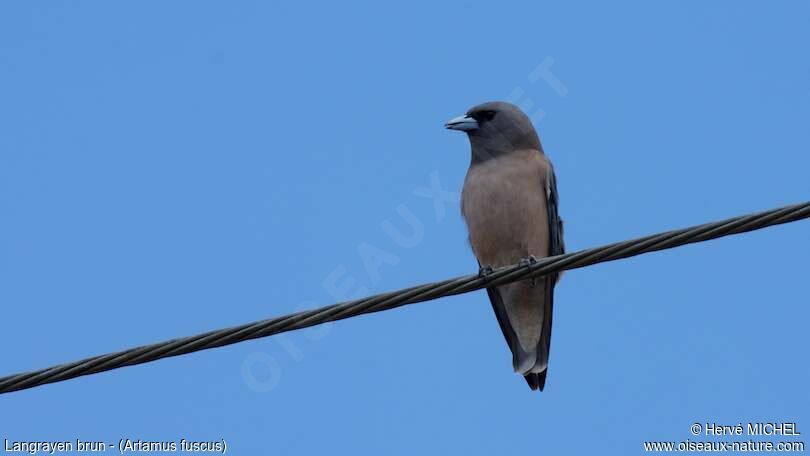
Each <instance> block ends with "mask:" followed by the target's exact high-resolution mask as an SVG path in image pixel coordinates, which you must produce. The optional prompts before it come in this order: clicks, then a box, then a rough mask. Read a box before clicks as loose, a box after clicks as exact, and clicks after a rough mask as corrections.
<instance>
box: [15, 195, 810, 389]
mask: <svg viewBox="0 0 810 456" xmlns="http://www.w3.org/2000/svg"><path fill="white" fill-rule="evenodd" d="M806 218H810V201H808V202H804V203H801V204H796V205H792V206H785V207H782V208H777V209H772V210H769V211H765V212H759V213H755V214H750V215H743V216H739V217H734V218H730V219H727V220H722V221H719V222H712V223H706V224H703V225H697V226H693V227H689V228H683V229H680V230H674V231H668V232H665V233H659V234H654V235H651V236H645V237H642V238H637V239H632V240H629V241H623V242H617V243H614V244H609V245H606V246H602V247H595V248H591V249H586V250H580V251H578V252H572V253H567V254H565V255H558V256H553V257H547V258H542V259H539V260H537V262H534V263H528V264H514V265H511V266H504V267H501V268H497V269H495V270H493V271H492V272H491V273H488V274H484V275H482V274H474V275H466V276H461V277H456V278H453V279H448V280H442V281H439V282H433V283H428V284H424V285H417V286H413V287H409V288H403V289H401V290H397V291H393V292H388V293H382V294H378V295H374V296H369V297H366V298H362V299H357V300H354V301H348V302H343V303H338V304H332V305H329V306H326V307H321V308H319V309H313V310H306V311H302V312H297V313H294V314H290V315H285V316H282V317H277V318H271V319H268V320H261V321H257V322H253V323H247V324H244V325H240V326H235V327H231V328H225V329H220V330H216V331H210V332H206V333H203V334H198V335H195V336H189V337H183V338H179V339H172V340H168V341H164V342H159V343H156V344H151V345H145V346H142V347H136V348H131V349H128V350H123V351H119V352H115V353H109V354H106V355H99V356H94V357H91V358H86V359H83V360H80V361H74V362H70V363H66V364H60V365H57V366H52V367H49V368H45V369H40V370H36V371H32V372H25V373H20V374H15V375H9V376H7V377H2V378H0V394H4V393H9V392H12V391H19V390H23V389H28V388H33V387H35V386H40V385H45V384H48V383H54V382H61V381H64V380H69V379H72V378H76V377H80V376H83V375H90V374H96V373H99V372H104V371H108V370H112V369H118V368H120V367H124V366H132V365H135V364H142V363H148V362H150V361H156V360H159V359H162V358H168V357H171V356H178V355H183V354H186V353H192V352H196V351H200V350H207V349H210V348H215V347H221V346H223V345H230V344H235V343H237V342H243V341H246V340H251V339H257V338H260V337H267V336H271V335H273V334H279V333H282V332H286V331H292V330H296V329H302V328H306V327H309V326H314V325H319V324H321V323H326V322H330V321H336V320H342V319H344V318H350V317H355V316H357V315H362V314H367V313H372V312H380V311H383V310H388V309H394V308H396V307H400V306H404V305H406V304H415V303H418V302H424V301H429V300H432V299H436V298H440V297H444V296H452V295H457V294H461V293H467V292H470V291H474V290H480V289H482V288H486V287H490V286H496V285H503V284H505V283H510V282H515V281H518V280H522V279H527V278H532V277H538V276H542V275H545V274H549V273H554V272H559V271H563V270H568V269H577V268H582V267H585V266H591V265H594V264H597V263H603V262H607V261H615V260H619V259H623V258H628V257H632V256H636V255H641V254H643V253H649V252H655V251H658V250H664V249H671V248H674V247H680V246H682V245H686V244H693V243H696V242H703V241H708V240H711V239H717V238H719V237H723V236H728V235H731V234H739V233H745V232H748V231H753V230H758V229H761V228H765V227H768V226H773V225H780V224H783V223H789V222H795V221H798V220H802V219H806Z"/></svg>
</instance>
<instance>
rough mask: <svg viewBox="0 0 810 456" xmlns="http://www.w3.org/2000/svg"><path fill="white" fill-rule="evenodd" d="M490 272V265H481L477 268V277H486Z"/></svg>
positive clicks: (491, 270)
mask: <svg viewBox="0 0 810 456" xmlns="http://www.w3.org/2000/svg"><path fill="white" fill-rule="evenodd" d="M492 272H493V269H492V266H481V267H480V268H478V277H482V278H483V277H486V276H488V275H490V274H492Z"/></svg>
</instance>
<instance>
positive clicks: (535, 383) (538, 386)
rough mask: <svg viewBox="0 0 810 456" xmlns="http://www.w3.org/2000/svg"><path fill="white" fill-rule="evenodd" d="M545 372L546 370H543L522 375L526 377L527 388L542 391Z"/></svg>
mask: <svg viewBox="0 0 810 456" xmlns="http://www.w3.org/2000/svg"><path fill="white" fill-rule="evenodd" d="M546 372H548V371H547V370H544V371H543V372H540V373H537V374H535V373H529V374H526V375H524V376H523V378H525V379H526V383H528V384H529V388H531V389H532V391H537V390H540V391H543V388H545V386H546Z"/></svg>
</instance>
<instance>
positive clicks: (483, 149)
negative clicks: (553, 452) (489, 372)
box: [445, 101, 565, 391]
mask: <svg viewBox="0 0 810 456" xmlns="http://www.w3.org/2000/svg"><path fill="white" fill-rule="evenodd" d="M445 127H446V128H448V129H452V130H460V131H463V132H465V133H467V137H468V138H469V140H470V146H471V152H472V159H471V161H470V168H469V170H468V171H467V177H466V178H465V180H464V189H463V190H462V193H461V213H462V215H463V216H464V220H465V221H466V222H467V228H468V230H469V241H470V245H471V246H472V250H473V253H474V254H475V256H476V258H478V264H479V267H480V268H481V274H487V273H489V272H491V271H492V268H497V267H500V266H506V265H510V264H515V263H520V262H533V261H536V258H540V257H545V256H550V255H559V254H562V253H564V251H565V247H564V244H563V226H562V220H561V219H560V217H559V214H558V212H557V185H556V178H555V176H554V169H553V168H552V165H551V162H550V161H549V160H548V158H547V157H546V156H545V154H544V153H543V148H542V146H541V145H540V138H539V137H538V136H537V133H536V132H535V130H534V127H533V126H532V123H531V121H530V120H529V118H528V117H527V116H526V114H524V113H523V112H522V111H521V110H520V109H519V108H518V107H517V106H515V105H513V104H510V103H505V102H497V101H496V102H489V103H483V104H480V105H478V106H475V107H473V108H471V109H470V110H469V111H467V114H465V115H463V116H460V117H456V118H455V119H452V120H450V121H448V122H447V123H446V124H445ZM558 278H559V274H550V275H547V276H544V277H538V278H536V279H526V280H522V281H519V282H514V283H510V284H506V285H500V286H496V287H491V288H487V294H488V295H489V299H490V302H491V303H492V308H493V310H494V311H495V316H496V317H497V319H498V324H499V325H500V327H501V330H502V331H503V335H504V337H506V342H507V343H508V344H509V348H510V349H511V350H512V364H513V366H514V369H515V372H518V373H519V374H520V375H523V376H524V377H525V379H526V382H527V383H528V384H529V387H531V389H533V390H537V389H539V390H540V391H542V390H543V387H544V386H545V383H546V374H547V372H548V355H549V348H550V344H551V318H552V308H553V306H554V285H555V284H556V283H557V280H558Z"/></svg>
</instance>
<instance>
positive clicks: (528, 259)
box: [518, 255, 537, 267]
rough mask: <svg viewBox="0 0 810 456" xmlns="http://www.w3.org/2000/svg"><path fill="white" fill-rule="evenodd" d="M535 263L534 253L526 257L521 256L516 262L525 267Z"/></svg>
mask: <svg viewBox="0 0 810 456" xmlns="http://www.w3.org/2000/svg"><path fill="white" fill-rule="evenodd" d="M535 263H537V258H535V257H534V255H529V256H528V257H526V258H521V259H520V261H519V262H518V266H523V267H526V266H531V265H533V264H535Z"/></svg>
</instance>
